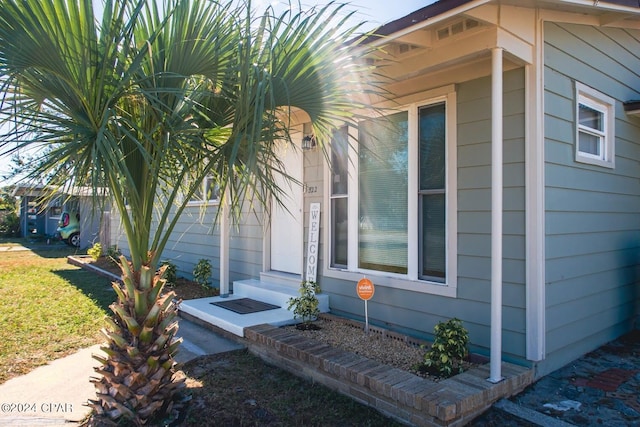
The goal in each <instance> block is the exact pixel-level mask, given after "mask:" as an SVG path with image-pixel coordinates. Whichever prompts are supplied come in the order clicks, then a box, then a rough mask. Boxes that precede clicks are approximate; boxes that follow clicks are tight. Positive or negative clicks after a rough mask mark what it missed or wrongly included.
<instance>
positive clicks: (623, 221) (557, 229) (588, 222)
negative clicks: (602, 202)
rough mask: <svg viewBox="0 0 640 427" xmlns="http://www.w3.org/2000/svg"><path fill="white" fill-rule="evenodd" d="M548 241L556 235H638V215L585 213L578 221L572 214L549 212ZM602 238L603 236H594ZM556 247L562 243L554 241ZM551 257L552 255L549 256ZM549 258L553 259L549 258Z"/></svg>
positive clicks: (547, 216) (547, 222)
mask: <svg viewBox="0 0 640 427" xmlns="http://www.w3.org/2000/svg"><path fill="white" fill-rule="evenodd" d="M545 217H546V224H547V227H546V229H547V240H549V239H551V238H552V237H553V236H555V235H561V236H566V235H568V234H575V233H594V234H595V233H598V234H599V233H607V232H610V233H618V232H620V231H623V232H626V233H629V232H632V233H634V234H635V233H636V232H637V230H638V228H639V226H638V221H639V219H638V214H637V213H633V212H625V213H615V212H613V213H612V212H608V213H607V214H606V216H603V214H602V213H599V212H584V213H581V214H580V217H579V218H578V219H577V218H576V215H575V214H574V213H572V212H547V214H546V216H545ZM593 237H594V239H595V238H602V236H601V235H599V236H593ZM553 244H554V245H559V244H560V242H557V241H554V242H553ZM549 255H551V254H549ZM549 255H548V257H549V258H552V257H551V256H549Z"/></svg>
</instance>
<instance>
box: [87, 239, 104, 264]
mask: <svg viewBox="0 0 640 427" xmlns="http://www.w3.org/2000/svg"><path fill="white" fill-rule="evenodd" d="M87 255H89V256H90V257H91V258H92V259H93V260H94V261H97V260H98V258H100V255H102V245H101V244H100V243H99V242H96V243H94V244H93V246H91V247H90V248H89V249H87Z"/></svg>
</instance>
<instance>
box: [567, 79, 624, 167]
mask: <svg viewBox="0 0 640 427" xmlns="http://www.w3.org/2000/svg"><path fill="white" fill-rule="evenodd" d="M576 100H577V102H576V122H577V123H576V161H577V162H581V163H589V164H594V165H598V166H605V167H610V168H613V167H614V153H615V152H614V143H615V135H614V128H615V109H614V106H615V100H614V99H612V98H610V97H608V96H606V95H603V94H601V93H599V92H598V91H596V90H594V89H592V88H590V87H588V86H585V85H583V84H581V83H578V82H576Z"/></svg>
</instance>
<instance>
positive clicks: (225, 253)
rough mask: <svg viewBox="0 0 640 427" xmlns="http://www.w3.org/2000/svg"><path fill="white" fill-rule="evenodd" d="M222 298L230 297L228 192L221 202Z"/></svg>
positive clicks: (219, 207) (219, 206)
mask: <svg viewBox="0 0 640 427" xmlns="http://www.w3.org/2000/svg"><path fill="white" fill-rule="evenodd" d="M218 209H220V212H219V215H220V296H221V297H222V298H226V297H228V296H229V214H230V213H231V212H230V209H229V206H228V205H227V191H225V193H224V195H223V197H222V200H220V205H218Z"/></svg>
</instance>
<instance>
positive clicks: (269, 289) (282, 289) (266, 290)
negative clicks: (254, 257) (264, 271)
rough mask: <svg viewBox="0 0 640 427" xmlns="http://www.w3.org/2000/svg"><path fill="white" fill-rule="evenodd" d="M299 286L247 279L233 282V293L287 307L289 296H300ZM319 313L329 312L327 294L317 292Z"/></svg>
mask: <svg viewBox="0 0 640 427" xmlns="http://www.w3.org/2000/svg"><path fill="white" fill-rule="evenodd" d="M299 286H300V284H298V286H297V287H295V288H292V287H290V286H286V285H281V284H279V283H273V282H270V281H265V280H264V279H263V280H256V279H249V280H239V281H237V282H233V294H234V295H237V296H242V297H244V298H251V299H254V300H256V301H262V302H267V303H269V304H275V305H279V306H280V307H285V308H286V307H287V306H288V305H289V299H290V298H297V297H299V296H300V292H299V290H298V289H299ZM316 297H317V298H318V303H319V306H318V308H319V309H320V312H321V313H328V312H329V295H326V294H322V293H320V294H317V295H316Z"/></svg>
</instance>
